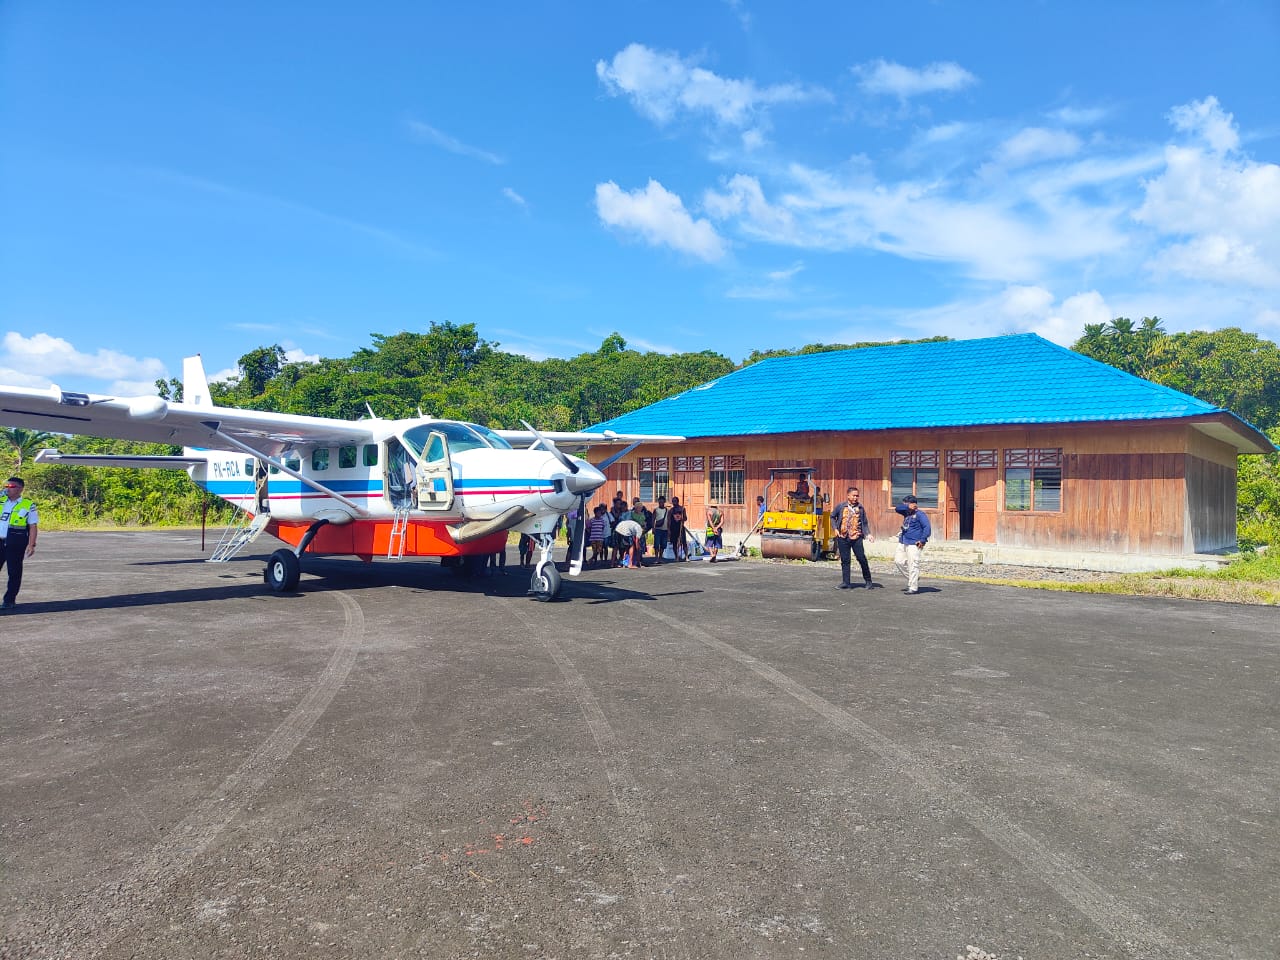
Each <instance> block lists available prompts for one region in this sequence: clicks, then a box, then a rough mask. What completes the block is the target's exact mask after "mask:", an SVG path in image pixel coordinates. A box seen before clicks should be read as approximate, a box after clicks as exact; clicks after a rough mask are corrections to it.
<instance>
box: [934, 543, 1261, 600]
mask: <svg viewBox="0 0 1280 960" xmlns="http://www.w3.org/2000/svg"><path fill="white" fill-rule="evenodd" d="M939 579H944V580H967V581H971V582H973V583H990V584H996V585H998V586H1006V587H1022V588H1025V589H1034V590H1059V591H1062V592H1065V593H1111V594H1120V595H1124V596H1134V597H1178V598H1181V599H1184V600H1217V601H1219V602H1222V603H1249V604H1261V605H1265V606H1280V553H1275V554H1273V553H1272V552H1271V551H1268V552H1266V553H1253V552H1252V551H1251V552H1249V553H1246V554H1243V555H1242V556H1240V557H1239V558H1237V559H1235V560H1232V561H1231V562H1230V563H1229V564H1227V565H1226V566H1225V567H1219V568H1217V569H1195V570H1187V569H1183V568H1175V569H1172V570H1159V571H1156V572H1155V573H1119V574H1115V575H1113V576H1108V577H1105V578H1103V579H1099V580H1088V581H1063V580H1022V579H1017V578H1005V577H967V576H943V577H939Z"/></svg>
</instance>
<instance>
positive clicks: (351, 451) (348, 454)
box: [338, 447, 356, 470]
mask: <svg viewBox="0 0 1280 960" xmlns="http://www.w3.org/2000/svg"><path fill="white" fill-rule="evenodd" d="M355 465H356V448H355V447H339V448H338V469H339V470H350V469H352V468H353V467H355Z"/></svg>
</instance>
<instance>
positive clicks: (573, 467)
mask: <svg viewBox="0 0 1280 960" xmlns="http://www.w3.org/2000/svg"><path fill="white" fill-rule="evenodd" d="M520 422H521V423H523V424H524V428H525V429H526V430H528V431H529V432H530V433H532V434H533V435H534V436H535V437H537V438H538V439H537V444H541V445H542V449H543V450H546V451H547V452H548V453H550V454H552V455H553V456H554V457H555V458H556V459H557V460H559V461H560V462H561V463H562V464H564V468H565V469H566V470H568V471H569V472H570V473H577V472H578V470H579V469H581V468H580V466H579V464H578V463H577V462H576V461H575V460H574V459H573V457H571V456H569V455H568V454H567V453H565V452H564V451H563V450H561V449H560V448H559V447H557V446H556V445H555V443H553V442H552V440H551V438H550V437H545V436H543V435H542V433H541V432H539V431H538V430H536V429H535V428H534V427H533V426H531V425H530V423H529V421H528V420H521V421H520ZM535 445H536V444H535Z"/></svg>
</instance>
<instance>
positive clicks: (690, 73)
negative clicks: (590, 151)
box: [596, 43, 831, 127]
mask: <svg viewBox="0 0 1280 960" xmlns="http://www.w3.org/2000/svg"><path fill="white" fill-rule="evenodd" d="M596 76H597V77H599V78H600V82H601V83H603V84H604V85H605V88H606V89H607V90H608V91H609V93H610V94H612V95H613V96H627V97H629V98H630V99H631V102H632V103H633V104H634V105H635V107H636V109H637V110H639V111H640V112H641V113H642V114H644V115H645V116H647V117H649V118H650V119H651V120H653V121H655V122H656V123H659V124H666V123H669V122H671V121H672V120H674V119H675V118H676V117H677V116H678V115H679V114H682V113H688V114H693V115H708V116H710V117H712V118H713V119H715V120H716V122H718V123H720V124H723V125H725V126H730V127H748V126H753V125H754V124H755V122H756V118H757V117H758V116H759V115H760V113H761V112H762V111H763V110H764V109H765V108H767V107H769V106H772V105H775V104H780V103H802V102H805V101H810V100H830V99H831V95H830V94H829V93H827V92H826V91H825V90H821V89H819V88H816V87H808V88H807V87H802V86H799V85H796V84H775V85H773V86H766V87H761V86H757V85H756V84H755V82H754V81H751V80H732V79H728V78H725V77H721V76H718V75H717V74H715V73H712V72H711V71H710V70H707V69H704V68H702V67H698V66H695V65H694V64H693V62H691V61H688V60H683V59H681V58H680V57H678V56H676V55H675V54H672V53H663V52H660V51H657V50H651V49H650V48H649V47H646V46H644V45H643V44H639V43H633V44H630V45H629V46H627V47H626V48H625V49H623V50H621V51H619V52H618V53H616V54H614V57H613V60H612V61H610V62H607V63H606V62H605V61H604V60H600V61H598V62H597V63H596Z"/></svg>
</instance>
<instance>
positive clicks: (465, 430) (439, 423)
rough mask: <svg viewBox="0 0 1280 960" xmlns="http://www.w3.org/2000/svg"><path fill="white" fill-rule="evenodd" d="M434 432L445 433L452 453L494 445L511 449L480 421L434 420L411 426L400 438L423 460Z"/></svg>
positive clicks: (497, 447)
mask: <svg viewBox="0 0 1280 960" xmlns="http://www.w3.org/2000/svg"><path fill="white" fill-rule="evenodd" d="M432 432H435V433H443V434H444V437H445V439H446V440H448V441H449V450H450V452H451V453H458V452H460V451H462V450H475V449H477V448H478V447H492V448H494V449H496V450H510V449H511V444H509V443H507V441H505V440H503V439H502V438H501V437H500V436H498V435H497V434H496V433H494V432H493V431H492V430H490V429H489V428H488V427H482V426H480V425H479V424H478V423H458V422H457V421H453V420H434V421H432V422H431V423H423V424H420V425H418V426H416V427H410V428H409V429H408V430H406V431H405V432H404V433H403V434H402V435H401V438H400V439H401V440H403V441H404V445H405V446H406V447H408V448H409V449H410V450H412V451H413V455H414V456H415V457H416V458H417V459H419V460H421V459H422V448H423V445H424V444H425V443H426V442H427V438H428V437H430V436H431V434H432Z"/></svg>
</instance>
